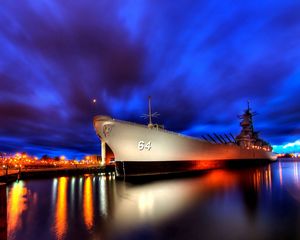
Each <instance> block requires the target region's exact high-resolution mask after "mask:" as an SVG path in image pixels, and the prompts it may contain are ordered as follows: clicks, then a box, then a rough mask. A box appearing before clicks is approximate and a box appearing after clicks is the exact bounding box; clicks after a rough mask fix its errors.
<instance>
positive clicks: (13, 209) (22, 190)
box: [7, 181, 28, 239]
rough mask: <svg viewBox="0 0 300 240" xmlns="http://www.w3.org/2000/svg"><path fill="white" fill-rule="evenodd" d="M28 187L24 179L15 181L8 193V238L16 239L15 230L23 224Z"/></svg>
mask: <svg viewBox="0 0 300 240" xmlns="http://www.w3.org/2000/svg"><path fill="white" fill-rule="evenodd" d="M27 192H28V191H27V188H26V187H25V186H24V182H23V181H19V182H17V183H14V185H13V187H12V188H11V190H10V192H9V194H8V201H7V224H8V225H7V232H8V238H9V239H14V234H15V232H16V231H17V230H18V229H19V228H20V227H21V226H22V218H21V215H22V213H23V212H24V211H25V210H26V209H27V205H26V197H27Z"/></svg>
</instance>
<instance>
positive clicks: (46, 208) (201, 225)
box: [0, 160, 300, 240]
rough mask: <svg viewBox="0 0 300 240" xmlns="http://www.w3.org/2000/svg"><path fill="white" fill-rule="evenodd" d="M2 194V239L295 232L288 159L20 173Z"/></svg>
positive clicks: (298, 192)
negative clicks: (252, 164) (126, 174)
mask: <svg viewBox="0 0 300 240" xmlns="http://www.w3.org/2000/svg"><path fill="white" fill-rule="evenodd" d="M3 196H7V206H6V208H7V221H6V220H5V219H0V222H2V223H5V224H7V239H8V240H23V239H30V240H35V239H43V240H52V239H53V240H56V239H57V240H63V239H300V228H299V225H300V161H299V162H298V161H295V160H280V161H278V162H276V163H272V164H269V165H266V166H262V167H256V168H247V169H246V168H245V169H216V170H211V171H205V172H202V173H199V174H198V175H193V176H185V177H180V178H164V179H154V180H151V181H149V180H143V181H142V180H139V181H134V182H132V181H123V180H116V179H115V177H114V175H112V174H110V175H106V176H105V175H97V174H88V175H83V176H76V177H70V176H68V177H57V178H47V179H46V178H45V179H32V180H24V181H22V180H21V181H18V182H15V183H12V184H10V185H8V186H7V188H6V195H5V194H4V195H3ZM3 216H4V215H3V214H1V217H2V218H4V217H3ZM0 236H4V235H3V234H2V235H1V234H0Z"/></svg>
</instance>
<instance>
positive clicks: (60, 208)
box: [54, 177, 68, 239]
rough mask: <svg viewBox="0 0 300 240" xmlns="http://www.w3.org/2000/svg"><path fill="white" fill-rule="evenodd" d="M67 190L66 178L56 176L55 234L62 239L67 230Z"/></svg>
mask: <svg viewBox="0 0 300 240" xmlns="http://www.w3.org/2000/svg"><path fill="white" fill-rule="evenodd" d="M67 190H68V179H67V178H66V177H60V178H58V190H57V191H58V193H57V200H56V207H55V223H54V228H55V234H56V237H57V239H63V238H64V236H65V234H66V231H67V226H68V225H67V207H68V206H67V205H68V204H67Z"/></svg>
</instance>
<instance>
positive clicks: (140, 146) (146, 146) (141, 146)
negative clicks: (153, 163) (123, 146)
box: [138, 141, 151, 151]
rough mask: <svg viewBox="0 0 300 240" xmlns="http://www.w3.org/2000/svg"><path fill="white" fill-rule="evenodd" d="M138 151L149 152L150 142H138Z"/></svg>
mask: <svg viewBox="0 0 300 240" xmlns="http://www.w3.org/2000/svg"><path fill="white" fill-rule="evenodd" d="M138 149H139V150H140V151H143V150H144V149H146V150H147V151H150V149H151V141H149V142H148V143H145V142H144V141H139V142H138Z"/></svg>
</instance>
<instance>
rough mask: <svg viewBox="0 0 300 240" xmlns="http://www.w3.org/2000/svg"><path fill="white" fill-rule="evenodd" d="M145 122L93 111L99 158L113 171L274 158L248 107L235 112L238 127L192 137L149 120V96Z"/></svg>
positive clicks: (184, 168)
mask: <svg viewBox="0 0 300 240" xmlns="http://www.w3.org/2000/svg"><path fill="white" fill-rule="evenodd" d="M148 110H149V113H148V114H147V115H146V116H147V118H149V123H148V124H147V125H143V124H138V123H134V122H127V121H122V120H118V119H114V118H112V117H110V116H104V115H99V116H95V117H94V128H95V131H96V134H97V135H98V137H99V138H100V140H101V155H102V163H109V162H110V161H113V162H115V169H116V176H117V177H125V176H142V175H157V174H170V173H182V172H189V171H199V170H208V169H212V168H221V167H225V166H231V165H235V164H239V165H240V164H242V165H248V164H253V163H255V164H256V163H259V164H260V163H266V162H270V161H275V160H276V158H275V157H274V155H273V154H272V147H271V146H270V145H269V144H268V143H267V142H266V141H264V140H262V139H260V138H259V132H257V131H255V130H254V127H253V116H254V115H255V114H256V113H255V112H252V110H251V108H250V106H249V102H248V108H247V109H246V110H245V111H244V112H243V114H242V115H239V118H240V126H241V128H242V129H241V132H240V134H239V135H237V136H236V137H234V136H233V135H232V134H231V133H230V134H224V135H218V134H215V133H214V134H213V135H212V134H207V135H204V136H201V138H195V137H190V136H186V135H183V134H179V133H176V132H172V131H168V130H166V129H164V127H163V126H162V125H158V124H154V123H153V117H155V116H157V113H152V109H151V98H150V97H149V103H148Z"/></svg>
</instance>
